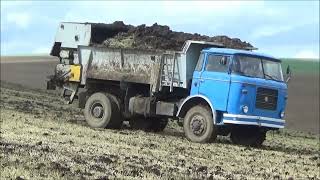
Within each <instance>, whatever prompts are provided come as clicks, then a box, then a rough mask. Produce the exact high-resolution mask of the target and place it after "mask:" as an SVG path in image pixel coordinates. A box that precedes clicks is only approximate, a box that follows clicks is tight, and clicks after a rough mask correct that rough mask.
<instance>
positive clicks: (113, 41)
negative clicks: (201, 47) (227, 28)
mask: <svg viewBox="0 0 320 180" xmlns="http://www.w3.org/2000/svg"><path fill="white" fill-rule="evenodd" d="M92 27H93V30H92V32H93V35H92V41H93V42H94V44H96V45H98V46H106V47H114V48H133V49H150V50H152V49H160V50H176V51H179V50H181V48H182V46H183V43H184V42H185V41H186V40H196V41H208V42H214V43H219V44H222V45H223V46H224V47H227V48H233V49H253V48H254V47H253V46H252V45H251V44H250V43H248V42H246V41H241V40H240V39H238V38H230V37H228V36H213V37H210V36H206V35H200V34H197V33H195V34H191V33H185V32H176V31H172V30H171V29H170V27H169V26H166V25H159V24H157V23H155V24H153V25H152V26H146V25H145V24H142V25H139V26H132V25H126V24H124V23H123V22H122V21H116V22H114V23H112V24H92Z"/></svg>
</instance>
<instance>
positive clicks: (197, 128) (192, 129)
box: [183, 105, 217, 143]
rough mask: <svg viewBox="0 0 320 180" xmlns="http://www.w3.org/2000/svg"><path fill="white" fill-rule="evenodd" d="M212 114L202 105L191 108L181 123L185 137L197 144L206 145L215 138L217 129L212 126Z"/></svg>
mask: <svg viewBox="0 0 320 180" xmlns="http://www.w3.org/2000/svg"><path fill="white" fill-rule="evenodd" d="M213 118H214V117H213V116H212V113H211V112H210V111H209V109H208V108H207V107H205V106H202V105H197V106H194V107H192V108H191V109H190V110H189V111H188V112H187V114H186V116H185V118H184V121H183V129H184V133H185V135H186V137H187V138H188V139H189V140H190V141H192V142H197V143H207V142H211V141H214V140H215V139H216V138H217V128H216V126H215V125H214V123H213V122H214V120H213Z"/></svg>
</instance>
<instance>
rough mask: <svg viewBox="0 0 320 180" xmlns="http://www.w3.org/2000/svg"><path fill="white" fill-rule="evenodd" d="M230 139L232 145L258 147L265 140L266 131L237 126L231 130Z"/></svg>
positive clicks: (253, 127)
mask: <svg viewBox="0 0 320 180" xmlns="http://www.w3.org/2000/svg"><path fill="white" fill-rule="evenodd" d="M230 139H231V141H232V142H233V143H234V144H238V145H243V146H251V147H260V146H262V143H263V142H264V141H265V139H266V131H262V130H260V129H259V128H258V127H255V126H239V127H234V128H233V129H232V130H231V135H230Z"/></svg>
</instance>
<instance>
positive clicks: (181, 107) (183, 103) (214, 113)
mask: <svg viewBox="0 0 320 180" xmlns="http://www.w3.org/2000/svg"><path fill="white" fill-rule="evenodd" d="M197 97H199V98H202V99H203V100H205V101H206V102H207V103H208V104H209V106H210V108H211V112H212V115H213V116H216V111H215V109H214V107H213V105H212V103H211V102H210V100H209V99H208V98H207V97H206V96H203V95H200V94H197V95H192V96H188V97H187V98H186V99H185V100H183V102H182V103H181V105H180V106H179V109H178V112H177V114H176V116H177V117H179V114H180V111H181V110H182V109H183V106H184V105H185V104H186V103H187V102H188V101H190V100H191V99H193V98H197ZM214 124H216V119H215V118H214Z"/></svg>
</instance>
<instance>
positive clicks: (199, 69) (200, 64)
mask: <svg viewBox="0 0 320 180" xmlns="http://www.w3.org/2000/svg"><path fill="white" fill-rule="evenodd" d="M203 59H204V55H203V53H201V54H200V56H199V59H198V63H197V66H196V69H195V71H201V69H202V64H203Z"/></svg>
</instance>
